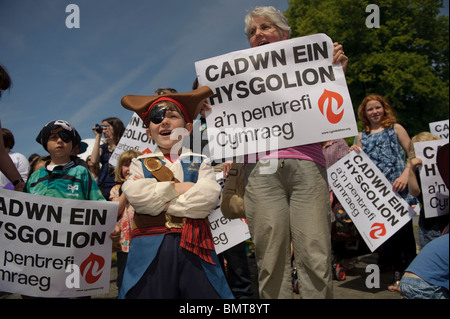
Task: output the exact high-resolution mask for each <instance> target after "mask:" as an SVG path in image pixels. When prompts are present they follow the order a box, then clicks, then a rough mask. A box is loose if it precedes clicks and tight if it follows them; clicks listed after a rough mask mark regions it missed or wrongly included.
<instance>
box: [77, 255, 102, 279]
mask: <svg viewBox="0 0 450 319" xmlns="http://www.w3.org/2000/svg"><path fill="white" fill-rule="evenodd" d="M104 265H105V259H104V258H103V257H102V256H99V255H95V254H93V253H91V254H90V255H89V257H88V258H86V260H85V261H83V262H82V263H81V267H80V271H81V275H82V276H83V277H84V279H85V280H86V282H87V283H88V284H93V283H95V282H97V280H99V279H100V277H101V276H102V273H103V271H101V270H102V269H103V266H104ZM94 268H96V270H95V272H96V273H97V275H94Z"/></svg>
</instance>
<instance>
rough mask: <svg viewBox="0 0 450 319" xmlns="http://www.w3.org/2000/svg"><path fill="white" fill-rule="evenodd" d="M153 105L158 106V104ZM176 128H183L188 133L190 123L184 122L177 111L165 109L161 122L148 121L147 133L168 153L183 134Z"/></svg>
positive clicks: (190, 126) (190, 128)
mask: <svg viewBox="0 0 450 319" xmlns="http://www.w3.org/2000/svg"><path fill="white" fill-rule="evenodd" d="M154 107H159V105H158V106H154ZM177 128H185V129H186V130H187V133H188V134H190V133H191V132H192V124H191V123H186V121H185V120H184V117H183V116H182V115H181V114H180V113H179V112H178V111H175V110H167V111H166V114H165V117H164V119H163V120H162V122H161V123H159V124H155V123H153V122H150V124H149V127H148V128H147V135H148V136H149V137H150V138H151V139H152V140H153V141H155V143H156V144H157V145H158V147H159V149H160V150H161V151H162V152H163V153H164V154H168V153H170V151H171V149H172V148H173V147H174V145H175V144H176V143H178V142H179V141H181V140H182V139H183V136H185V135H184V134H183V135H182V134H180V131H179V130H176V131H174V130H175V129H177Z"/></svg>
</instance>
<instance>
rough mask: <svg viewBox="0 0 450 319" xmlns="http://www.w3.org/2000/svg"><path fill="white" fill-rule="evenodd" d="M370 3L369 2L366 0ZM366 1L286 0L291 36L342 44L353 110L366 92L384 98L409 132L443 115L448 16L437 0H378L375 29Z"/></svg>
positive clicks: (445, 114) (446, 101)
mask: <svg viewBox="0 0 450 319" xmlns="http://www.w3.org/2000/svg"><path fill="white" fill-rule="evenodd" d="M372 2H373V1H372ZM369 4H371V2H370V1H363V0H340V1H332V0H291V1H290V6H289V9H288V10H287V11H286V13H285V15H286V17H287V18H288V20H289V22H290V25H291V27H292V37H296V36H304V35H308V34H314V33H318V32H323V33H326V34H328V35H329V36H330V37H331V38H332V40H333V41H335V42H339V43H341V44H343V45H344V50H345V53H346V55H347V56H348V57H349V65H348V68H347V73H346V77H347V83H348V85H349V90H350V95H351V96H352V100H353V105H354V107H355V111H356V109H357V107H358V106H359V104H360V102H361V100H362V99H363V98H364V97H365V96H366V95H368V94H370V93H377V94H381V95H383V96H385V97H386V98H387V99H388V100H389V101H390V102H391V103H392V105H393V106H394V108H395V110H396V111H397V114H398V121H399V122H400V123H401V124H402V125H404V126H405V128H406V129H407V131H408V133H409V134H410V135H411V136H412V135H415V134H417V133H419V132H420V131H428V130H429V127H428V123H429V122H433V121H439V120H444V119H448V118H449V109H448V105H449V93H448V91H449V80H448V69H449V44H448V36H449V29H448V16H442V15H439V10H440V8H441V7H442V6H443V5H442V1H440V0H380V1H377V3H376V4H377V5H378V7H379V13H380V16H379V22H380V27H379V28H368V27H367V26H366V18H367V17H368V16H369V15H370V14H371V12H366V7H367V6H368V5H369Z"/></svg>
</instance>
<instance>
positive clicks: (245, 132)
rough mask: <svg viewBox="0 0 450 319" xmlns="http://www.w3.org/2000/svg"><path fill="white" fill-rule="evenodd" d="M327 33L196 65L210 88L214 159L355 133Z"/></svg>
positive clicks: (209, 118)
mask: <svg viewBox="0 0 450 319" xmlns="http://www.w3.org/2000/svg"><path fill="white" fill-rule="evenodd" d="M332 59H333V42H332V41H331V39H330V38H329V37H328V36H327V35H325V34H315V35H311V36H307V37H301V38H295V39H291V40H286V41H279V42H276V43H271V44H268V45H264V46H261V47H256V48H251V49H246V50H241V51H236V52H232V53H228V54H225V55H221V56H218V57H214V58H211V59H207V60H203V61H199V62H196V63H195V67H196V72H197V76H198V80H199V83H200V85H202V86H203V85H206V86H209V87H210V88H211V89H212V91H213V92H214V95H213V96H212V97H210V98H209V102H210V104H211V105H212V111H211V113H210V114H209V115H208V116H207V126H208V131H207V132H208V138H209V147H210V152H211V158H212V159H221V158H229V157H231V156H234V155H245V154H253V153H261V152H264V151H266V150H275V149H280V148H285V147H292V146H297V145H303V144H310V143H313V142H320V141H325V140H330V139H336V138H344V137H349V136H356V135H357V134H358V131H357V127H356V120H355V115H354V111H353V106H352V102H351V99H350V95H349V92H348V88H347V83H346V81H345V75H344V72H343V70H342V66H341V64H336V65H335V64H332Z"/></svg>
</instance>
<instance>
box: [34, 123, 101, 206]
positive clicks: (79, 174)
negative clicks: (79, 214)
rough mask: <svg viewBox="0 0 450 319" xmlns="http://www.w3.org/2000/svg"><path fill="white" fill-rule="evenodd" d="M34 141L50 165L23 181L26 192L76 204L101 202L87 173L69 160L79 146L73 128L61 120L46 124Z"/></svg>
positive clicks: (79, 138)
mask: <svg viewBox="0 0 450 319" xmlns="http://www.w3.org/2000/svg"><path fill="white" fill-rule="evenodd" d="M36 141H37V142H38V143H39V144H41V145H42V146H43V147H44V149H45V150H46V151H47V152H48V153H49V154H50V161H48V162H46V163H45V166H44V167H42V168H41V169H39V170H37V171H35V172H34V173H33V174H32V175H31V176H30V178H29V179H28V181H27V185H26V192H27V193H31V194H37V195H42V196H51V197H59V198H69V199H80V200H105V198H104V197H103V195H102V193H101V192H100V189H99V188H98V186H97V184H96V183H95V181H94V179H93V178H92V175H91V173H90V172H89V170H88V169H87V168H86V167H85V166H84V165H81V164H80V163H79V161H78V160H77V158H76V156H73V149H74V148H75V147H76V146H78V145H79V144H80V143H81V137H80V135H79V134H78V132H77V131H76V130H75V128H74V127H73V126H72V125H71V124H70V123H68V122H66V121H62V120H56V121H51V122H49V123H47V124H46V125H45V126H44V127H43V128H42V130H41V131H40V132H39V135H38V136H37V137H36Z"/></svg>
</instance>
